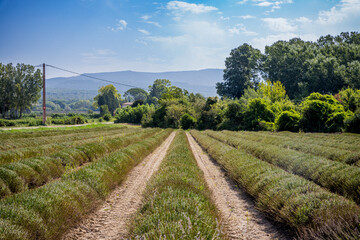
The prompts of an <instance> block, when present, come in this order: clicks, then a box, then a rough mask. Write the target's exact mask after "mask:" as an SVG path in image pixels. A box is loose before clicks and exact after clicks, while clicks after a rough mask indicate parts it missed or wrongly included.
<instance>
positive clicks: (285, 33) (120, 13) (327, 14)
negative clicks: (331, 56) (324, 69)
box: [0, 0, 360, 77]
mask: <svg viewBox="0 0 360 240" xmlns="http://www.w3.org/2000/svg"><path fill="white" fill-rule="evenodd" d="M359 28H360V0H321V1H320V0H213V1H195V0H191V1H190V0H186V1H185V0H184V1H161V0H159V1H156V0H154V1H145V0H137V1H135V0H61V1H60V0H56V1H55V0H31V1H30V0H0V33H1V35H0V62H1V63H9V62H13V63H18V62H20V63H27V64H33V65H37V64H40V63H43V62H45V63H48V64H52V65H55V66H59V67H63V68H67V69H70V70H73V71H76V72H82V73H83V72H87V73H90V72H105V71H121V70H134V71H149V72H161V71H178V70H196V69H204V68H224V60H225V58H226V57H227V56H228V55H229V52H230V50H231V49H233V48H236V47H238V46H240V45H242V44H243V43H249V44H251V45H252V46H253V47H256V48H258V49H260V50H261V51H264V47H265V45H271V44H272V43H274V42H275V41H277V40H289V39H291V38H293V37H300V38H302V39H304V40H311V41H315V40H316V39H317V38H318V37H320V36H321V35H326V34H332V35H337V34H339V33H341V32H344V31H360V29H359ZM47 73H48V76H49V77H55V76H68V74H66V73H63V72H60V71H58V70H55V69H49V71H48V72H47Z"/></svg>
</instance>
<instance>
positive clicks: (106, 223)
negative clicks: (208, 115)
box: [62, 132, 175, 239]
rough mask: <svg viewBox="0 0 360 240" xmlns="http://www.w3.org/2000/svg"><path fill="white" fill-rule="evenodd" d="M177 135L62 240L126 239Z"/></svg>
mask: <svg viewBox="0 0 360 240" xmlns="http://www.w3.org/2000/svg"><path fill="white" fill-rule="evenodd" d="M174 137H175V132H173V133H172V134H171V135H170V136H169V137H168V138H167V139H166V140H165V141H164V143H162V144H161V146H160V147H158V148H157V149H156V150H155V151H154V152H153V153H152V154H150V155H149V156H147V157H146V158H145V159H144V160H143V161H142V162H141V163H140V164H139V165H138V166H136V167H135V168H134V169H133V170H131V172H130V173H129V174H128V176H127V179H126V180H125V181H124V182H123V183H122V184H121V185H120V186H119V187H118V188H116V189H115V190H114V191H113V192H112V193H111V194H110V196H109V197H108V198H107V200H106V202H105V203H104V204H103V205H102V206H101V207H99V208H98V209H97V210H96V211H95V212H93V213H91V214H90V215H89V216H88V217H87V218H86V219H84V220H83V222H81V223H80V224H78V226H77V227H75V228H73V229H71V230H70V231H69V232H68V233H67V234H65V236H64V237H63V238H62V239H124V238H126V236H127V234H128V233H127V230H128V225H127V224H129V222H130V221H131V217H132V216H133V214H134V213H135V212H136V211H137V209H138V208H140V207H141V201H142V193H143V191H144V190H145V187H146V183H147V182H148V180H149V179H150V177H151V176H152V175H153V173H154V172H156V171H157V169H158V168H159V166H160V163H161V161H162V160H163V158H164V157H165V155H166V152H167V149H168V148H169V146H170V143H171V142H172V140H173V139H174Z"/></svg>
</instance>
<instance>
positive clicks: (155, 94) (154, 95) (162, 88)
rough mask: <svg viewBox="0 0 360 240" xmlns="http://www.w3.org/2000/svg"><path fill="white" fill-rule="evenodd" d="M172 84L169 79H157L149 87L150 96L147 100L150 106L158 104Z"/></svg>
mask: <svg viewBox="0 0 360 240" xmlns="http://www.w3.org/2000/svg"><path fill="white" fill-rule="evenodd" d="M170 86H171V82H170V81H169V80H167V79H156V80H155V81H154V83H153V85H151V86H149V96H148V98H147V100H146V103H148V104H155V105H157V104H158V102H157V101H158V100H159V99H160V98H161V97H162V95H163V94H164V93H166V92H167V91H168V90H169V87H170Z"/></svg>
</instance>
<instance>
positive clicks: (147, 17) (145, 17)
mask: <svg viewBox="0 0 360 240" xmlns="http://www.w3.org/2000/svg"><path fill="white" fill-rule="evenodd" d="M150 18H151V16H149V15H144V16H142V17H141V19H142V20H144V21H146V20H149V19H150Z"/></svg>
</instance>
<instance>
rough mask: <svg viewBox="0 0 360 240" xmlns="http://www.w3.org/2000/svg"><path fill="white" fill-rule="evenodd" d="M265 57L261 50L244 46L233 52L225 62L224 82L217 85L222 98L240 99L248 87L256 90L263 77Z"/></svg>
mask: <svg viewBox="0 0 360 240" xmlns="http://www.w3.org/2000/svg"><path fill="white" fill-rule="evenodd" d="M263 58H264V56H263V55H262V54H261V52H260V50H258V49H254V48H253V47H252V46H250V45H248V44H246V43H245V44H243V45H241V46H240V47H238V48H235V49H233V50H231V52H230V56H229V57H228V58H226V60H225V66H226V68H225V70H224V77H223V78H224V82H221V83H216V89H217V93H218V94H219V95H220V96H226V97H230V98H240V97H241V96H242V95H243V93H244V90H245V89H246V88H248V87H251V88H256V87H257V85H258V83H259V81H260V75H261V65H262V61H263Z"/></svg>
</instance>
